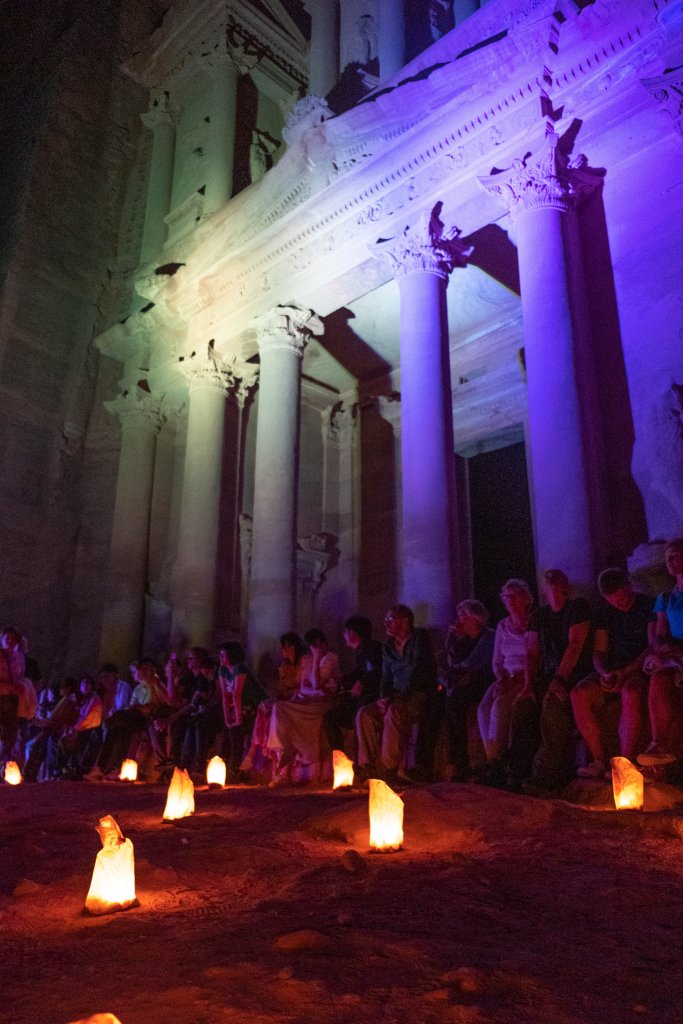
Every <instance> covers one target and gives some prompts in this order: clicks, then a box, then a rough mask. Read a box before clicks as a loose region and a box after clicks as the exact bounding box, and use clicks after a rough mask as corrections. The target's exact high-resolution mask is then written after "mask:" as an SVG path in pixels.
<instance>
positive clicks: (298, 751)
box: [266, 629, 339, 785]
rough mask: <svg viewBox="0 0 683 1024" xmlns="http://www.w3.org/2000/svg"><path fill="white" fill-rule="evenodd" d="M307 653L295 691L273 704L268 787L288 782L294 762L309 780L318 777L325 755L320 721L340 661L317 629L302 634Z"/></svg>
mask: <svg viewBox="0 0 683 1024" xmlns="http://www.w3.org/2000/svg"><path fill="white" fill-rule="evenodd" d="M304 641H305V643H306V644H307V645H308V653H307V654H304V656H303V657H302V658H301V660H300V662H299V665H298V672H297V684H298V685H297V690H296V693H294V694H293V695H292V697H291V698H290V699H289V700H278V701H275V704H274V705H273V711H272V714H271V718H270V729H269V732H268V740H267V743H266V746H267V749H268V751H269V753H270V755H271V757H272V758H273V780H272V782H271V785H278V784H281V783H284V782H287V781H289V780H290V778H291V769H292V767H293V766H294V764H295V763H299V764H302V765H305V766H306V768H307V769H308V774H309V777H310V778H318V777H319V775H320V773H321V770H322V763H323V761H324V759H325V755H326V753H327V748H326V745H324V744H323V739H324V731H323V720H324V718H325V715H326V713H327V712H328V711H329V709H330V707H331V706H332V699H333V696H334V694H335V693H336V692H337V687H338V685H339V661H338V659H337V655H336V654H333V653H332V652H331V651H330V650H329V648H328V646H327V638H326V636H325V634H324V633H323V632H322V630H320V629H309V630H308V631H307V632H306V633H305V634H304Z"/></svg>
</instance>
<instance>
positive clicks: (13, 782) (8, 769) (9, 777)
mask: <svg viewBox="0 0 683 1024" xmlns="http://www.w3.org/2000/svg"><path fill="white" fill-rule="evenodd" d="M23 781H24V780H23V779H22V777H21V769H20V768H19V765H18V764H17V762H16V761H8V762H7V764H6V765H5V782H7V783H9V785H10V786H18V785H19V783H20V782H23Z"/></svg>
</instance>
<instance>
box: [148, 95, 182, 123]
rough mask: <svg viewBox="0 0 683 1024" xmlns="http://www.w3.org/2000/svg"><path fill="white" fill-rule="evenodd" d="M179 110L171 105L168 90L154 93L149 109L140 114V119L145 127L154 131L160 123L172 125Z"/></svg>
mask: <svg viewBox="0 0 683 1024" xmlns="http://www.w3.org/2000/svg"><path fill="white" fill-rule="evenodd" d="M177 116H178V110H177V108H176V107H175V105H171V101H170V100H169V97H168V93H167V92H156V93H153V94H152V96H151V98H150V103H149V109H148V110H147V111H145V113H144V114H140V120H141V121H142V123H143V124H144V126H145V128H149V129H150V131H154V130H155V129H156V128H158V127H159V126H160V125H167V124H168V125H172V124H175V121H176V120H177Z"/></svg>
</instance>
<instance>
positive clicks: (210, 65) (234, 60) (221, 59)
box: [197, 42, 259, 75]
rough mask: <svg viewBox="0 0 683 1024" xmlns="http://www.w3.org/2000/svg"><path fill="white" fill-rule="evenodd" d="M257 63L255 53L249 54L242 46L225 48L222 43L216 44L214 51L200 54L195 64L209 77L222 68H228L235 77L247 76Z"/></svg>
mask: <svg viewBox="0 0 683 1024" xmlns="http://www.w3.org/2000/svg"><path fill="white" fill-rule="evenodd" d="M258 62H259V57H258V55H257V54H255V53H249V52H248V51H247V49H246V47H244V46H236V47H229V48H225V46H224V45H223V43H222V42H221V43H219V44H216V47H215V49H213V50H210V51H209V52H208V53H202V54H201V56H200V57H199V58H198V60H197V63H198V64H199V66H200V67H201V68H203V69H204V71H207V72H208V73H209V74H210V75H216V74H218V73H219V71H220V70H221V69H222V68H228V69H229V70H231V71H234V72H235V73H236V74H237V75H247V74H248V73H249V72H250V71H253V70H254V68H255V67H256V65H257V64H258Z"/></svg>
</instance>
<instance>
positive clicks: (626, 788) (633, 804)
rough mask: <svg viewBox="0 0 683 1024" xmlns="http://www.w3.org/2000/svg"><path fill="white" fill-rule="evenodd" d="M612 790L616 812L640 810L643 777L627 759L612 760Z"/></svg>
mask: <svg viewBox="0 0 683 1024" xmlns="http://www.w3.org/2000/svg"><path fill="white" fill-rule="evenodd" d="M612 788H613V790H614V804H615V806H616V808H617V810H618V811H626V810H632V811H640V810H642V807H643V776H642V775H641V773H640V772H639V771H638V769H637V768H636V767H635V765H633V764H631V762H630V761H629V760H628V758H627V757H613V758H612Z"/></svg>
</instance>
